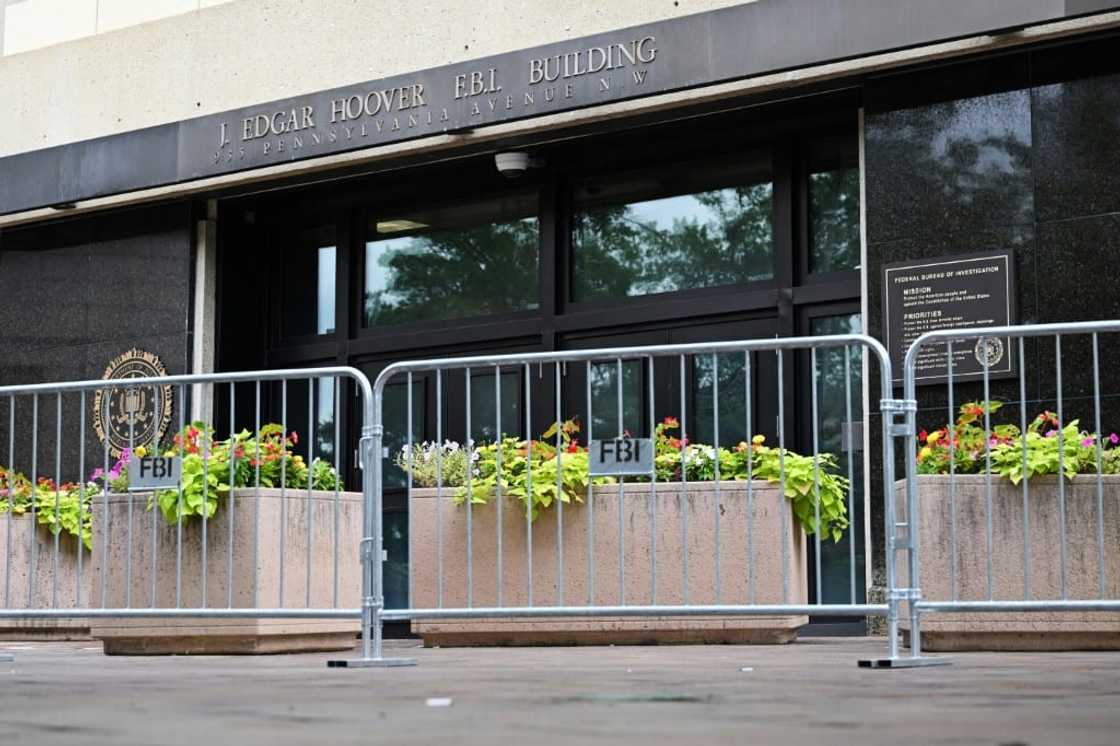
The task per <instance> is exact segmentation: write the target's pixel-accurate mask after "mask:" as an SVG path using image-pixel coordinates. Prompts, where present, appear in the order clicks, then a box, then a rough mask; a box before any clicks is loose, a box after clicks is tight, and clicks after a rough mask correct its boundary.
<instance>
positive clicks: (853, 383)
mask: <svg viewBox="0 0 1120 746" xmlns="http://www.w3.org/2000/svg"><path fill="white" fill-rule="evenodd" d="M861 331H862V325H861V323H860V315H859V314H858V313H857V314H850V315H843V316H826V317H821V318H816V319H813V320H812V321H811V322H810V333H811V334H814V335H818V334H859V333H860V332H861ZM849 349H850V350H851V354H850V357H849V360H850V362H851V367H850V368H849V369H848V375H847V376H845V374H844V348H843V347H830V348H826V349H821V350H818V351H817V438H818V444H819V445H818V447H819V449H820V452H821V453H833V454H836V456H837V458H838V460H839V469H840V473H841V474H843V475H844V476H848V473H849V459H851V463H850V466H851V475H852V486H851V508H852V512H851V515H849V521H850V524H849V527H848V530H847V531H846V532H845V533H844V536H843V537H842V538H841V539H840V541H839V542H832V541H823V540H822V542H821V595H822V597H823V600H824V603H848V601H849V598H850V594H851V587H850V583H851V575H850V568H851V567H852V565H851V561H850V558H851V550H850V547H851V542H852V541H855V601H856V603H862V602H863V599H864V587H865V578H864V556H865V555H864V553H865V547H864V541H863V518H864V515H863V488H864V482H863V480H864V473H863V452H862V451H856V452H854V453H848V452H846V451H844V450H843V448H842V445H843V443H842V438H843V429H842V426H843V423H844V422H846V421H847V407H846V405H845V398H847V399H848V401H850V403H851V412H852V420H851V421H853V422H862V421H863V394H862V392H863V380H862V375H863V368H862V362H861V361H862V353H863V349H862V348H861V347H851V348H849Z"/></svg>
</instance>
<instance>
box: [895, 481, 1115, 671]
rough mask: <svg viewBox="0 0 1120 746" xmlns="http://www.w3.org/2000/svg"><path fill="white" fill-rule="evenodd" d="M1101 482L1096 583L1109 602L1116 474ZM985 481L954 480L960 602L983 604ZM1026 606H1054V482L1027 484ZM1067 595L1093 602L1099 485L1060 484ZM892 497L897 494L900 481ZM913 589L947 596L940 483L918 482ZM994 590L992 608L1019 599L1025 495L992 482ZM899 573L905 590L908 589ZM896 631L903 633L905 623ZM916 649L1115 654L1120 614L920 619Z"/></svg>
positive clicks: (901, 491)
mask: <svg viewBox="0 0 1120 746" xmlns="http://www.w3.org/2000/svg"><path fill="white" fill-rule="evenodd" d="M1103 483H1104V550H1105V561H1104V577H1105V595H1106V597H1107V598H1113V599H1115V598H1120V476H1106V477H1104V480H1103ZM986 484H987V478H986V477H985V476H982V475H964V476H957V477H956V484H955V488H954V493H955V497H954V500H955V505H956V526H957V586H958V597H959V598H960V600H970V601H971V600H977V601H982V600H987V599H988V580H987V577H988V575H987V562H988V559H987V558H988V550H987V547H988V544H987V489H986ZM1029 486H1030V493H1029V502H1030V509H1029V513H1028V518H1029V521H1030V539H1031V547H1030V556H1029V567H1030V579H1031V594H1030V599H1031V600H1052V599H1060V598H1061V597H1062V592H1061V560H1060V558H1061V549H1060V546H1061V535H1062V534H1061V527H1060V522H1059V509H1058V506H1059V497H1058V478H1057V477H1056V476H1054V477H1038V478H1035V479H1032V480H1031V482H1030V485H1029ZM1065 492H1066V546H1067V552H1066V575H1067V584H1066V588H1067V597H1068V598H1070V599H1096V598H1099V597H1100V586H1099V574H1098V573H1099V570H1100V563H1099V561H1098V552H1097V530H1098V521H1097V515H1098V513H1097V477H1096V476H1089V475H1080V476H1077V477H1075V478H1074V479H1073V481H1067V482H1066V490H1065ZM896 494H897V495H898V496H899V499H900V500H901V499H902V498H903V496H904V495H905V485H904V483H903V482H898V483H897V484H896ZM918 511H919V533H920V536H921V578H920V579H921V589H922V596H923V598H925V599H927V600H934V601H943V600H950V599H951V598H952V585H951V583H952V580H951V569H950V568H951V560H950V555H951V550H950V540H949V537H950V501H949V477H948V476H921V477H918ZM992 545H993V547H994V551H993V556H992V588H993V593H992V595H993V597H994V599H995V600H997V601H998V600H1023V599H1024V598H1025V595H1024V577H1025V573H1024V567H1025V565H1024V557H1023V547H1024V542H1023V490H1022V487H1021V486H1015V485H1013V484H1011V482H1009V481H1008V480H1006V479H1003V478H998V477H993V478H992ZM906 578H907V573H906V572H905V569H903V572H902V579H903V582H907V580H906ZM903 629H904V631H906V630H908V629H909V625H908V624H906V623H904V624H903ZM922 647H923V649H928V650H932V651H953V650H1113V649H1120V613H1117V612H1072V611H1071V612H1066V611H1062V612H1011V613H990V614H988V613H985V614H974V613H968V614H956V613H953V614H943V613H931V614H926V615H924V616H923V617H922Z"/></svg>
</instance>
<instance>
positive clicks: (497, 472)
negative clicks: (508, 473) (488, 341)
mask: <svg viewBox="0 0 1120 746" xmlns="http://www.w3.org/2000/svg"><path fill="white" fill-rule="evenodd" d="M494 439H495V441H496V442H497V447H496V448H495V449H494V502H496V503H497V504H498V511H497V512H498V516H497V522H496V525H495V528H494V530H495V532H496V533H497V536H496V537H495V538H496V540H497V545H498V557H497V560H498V562H497V569H496V572H497V577H496V578H495V581H496V583H497V585H495V588H497V594H496V595H497V602H498V607H499V608H501V606H502V576H503V575H504V573H503V572H502V533H504V527H503V524H502V366H500V365H495V366H494ZM472 468H473V467H472Z"/></svg>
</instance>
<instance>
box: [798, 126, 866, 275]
mask: <svg viewBox="0 0 1120 746" xmlns="http://www.w3.org/2000/svg"><path fill="white" fill-rule="evenodd" d="M857 148H858V145H857V143H856V140H855V138H854V137H851V138H830V139H827V140H820V141H815V142H813V143H810V145H809V147H808V163H809V169H808V171H809V271H810V272H836V271H839V270H847V269H859V263H860V238H859V153H858V150H857Z"/></svg>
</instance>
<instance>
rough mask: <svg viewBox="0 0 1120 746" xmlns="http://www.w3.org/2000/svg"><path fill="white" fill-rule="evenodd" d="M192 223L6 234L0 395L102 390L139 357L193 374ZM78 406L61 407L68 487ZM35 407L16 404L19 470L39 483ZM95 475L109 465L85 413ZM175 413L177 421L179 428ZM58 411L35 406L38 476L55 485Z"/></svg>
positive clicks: (4, 450) (172, 220) (50, 398)
mask: <svg viewBox="0 0 1120 746" xmlns="http://www.w3.org/2000/svg"><path fill="white" fill-rule="evenodd" d="M190 226H191V218H190V208H189V205H186V204H175V205H165V206H160V207H153V208H143V209H134V210H127V211H121V212H115V213H111V214H107V215H104V216H97V217H90V218H82V219H75V220H69V221H60V222H57V223H53V224H51V225H49V226H46V227H29V228H24V229H14V230H9V231H4V232H2V233H0V299H2V302H0V385H12V384H25V383H39V382H49V381H67V380H80V379H91V378H100V377H101V375H102V373H103V372H104V370H105V367H106V365H108V364H109V362H110V361H111V360H112V359H113V358H114V357H116V356H117V355H119V354H121V353H123V352H125V351H127V350H128V349H130V348H132V347H134V346H135V347H139V348H140V349H142V350H146V351H149V352H153V353H155V354H156V355H158V356H159V358H160V359H161V360H162V361H163V364H164V366H165V367H166V368H167V370H168V372H169V373H182V372H185V371H186V370H187V368H188V364H189V350H190V319H191V268H192V264H191V251H192V241H191V230H190ZM10 404H11V402H10V400H9V399H8V397H0V464H4V465H7V464H8V463H9V458H10V446H11V443H12V440H11V439H10V438H9V429H10V428H9V425H10V416H11V414H10ZM80 404H81V401H80V398H79V396H78V395H77V394H68V395H66V396H65V397H64V398H63V401H62V412H61V414H62V424H61V432H62V444H63V448H62V455H63V459H62V469H61V472H62V473H61V477H62V479H63V480H72V479H76V478H77V477H78V463H79V462H78V458H77V456H78V444H79V442H80V438H79V435H80V422H81V421H80V416H81V407H80ZM32 409H33V400H32V397H29V396H21V397H19V398H18V399H17V400H16V418H15V424H16V438H15V460H14V463H15V466H16V468H17V469H18V470H19V471H22V472H24V473H26V474H30V473H31V466H32V464H31V459H32V435H33V432H34V431H33V428H32ZM85 410H86V441H87V449H86V454H87V465H86V469H85V471H86V473H88V472H89V471H90V470H91V469H92V468H93V467H94V466H95V465H99V464H100V461H101V459H102V456H101V449H100V446H99V445H98V442H97V439H96V435H95V434H94V431H93V424H92V423H93V420H92V410H93V405H92V395H91V396H90V397H89V398H88V399H87V402H86V407H85ZM177 418H178V413H177V412H176V413H175V414H174V416H173V421H172V426H173V427H174V425H175V423H176V422H177ZM58 430H59V427H58V400H57V396H56V395H54V394H50V395H41V396H40V397H39V427H38V430H37V437H38V444H37V445H38V449H37V450H38V463H37V464H36V466H37V472H38V473H39V474H41V475H44V476H50V477H52V478H53V477H54V476H55V470H56V466H55V453H56V450H55V445H56V443H57V442H58V441H57V433H58Z"/></svg>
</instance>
